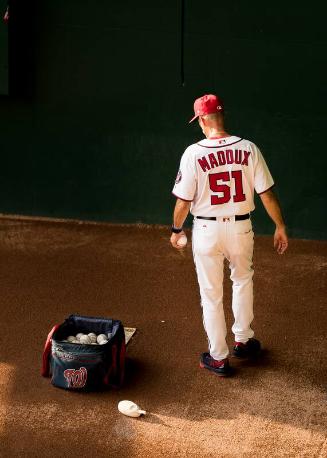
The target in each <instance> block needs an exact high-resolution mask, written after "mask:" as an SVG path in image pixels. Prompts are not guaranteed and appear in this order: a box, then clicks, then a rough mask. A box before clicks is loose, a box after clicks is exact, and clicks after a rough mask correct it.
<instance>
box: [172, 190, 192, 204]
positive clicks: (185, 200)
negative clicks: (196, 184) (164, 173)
mask: <svg viewBox="0 0 327 458" xmlns="http://www.w3.org/2000/svg"><path fill="white" fill-rule="evenodd" d="M172 195H173V196H175V197H177V199H180V200H184V202H193V199H192V200H187V199H183V198H182V197H179V196H177V195H176V194H175V193H173V192H172Z"/></svg>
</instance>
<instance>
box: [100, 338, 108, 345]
mask: <svg viewBox="0 0 327 458" xmlns="http://www.w3.org/2000/svg"><path fill="white" fill-rule="evenodd" d="M106 343H108V340H106V339H102V340H100V342H99V345H104V344H106Z"/></svg>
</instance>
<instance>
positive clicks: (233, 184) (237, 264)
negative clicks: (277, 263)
mask: <svg viewBox="0 0 327 458" xmlns="http://www.w3.org/2000/svg"><path fill="white" fill-rule="evenodd" d="M195 119H198V122H199V125H200V127H201V129H202V132H203V134H204V135H205V137H206V139H204V140H201V141H200V142H198V143H196V144H193V145H191V146H189V147H188V148H187V149H186V150H185V152H184V154H183V156H182V158H181V163H180V169H179V172H178V174H177V178H176V182H175V186H174V189H173V194H174V195H175V196H176V197H177V201H176V206H175V210H174V220H173V226H172V235H171V239H170V241H171V244H172V246H173V247H174V248H176V249H182V248H181V246H180V245H179V244H178V240H179V239H180V238H181V237H185V233H184V231H183V229H182V227H183V224H184V221H185V219H186V217H187V215H188V212H189V211H190V212H191V213H192V215H193V216H194V221H193V231H192V247H193V256H194V262H195V268H196V272H197V277H198V282H199V287H200V295H201V305H202V309H203V323H204V327H205V331H206V333H207V336H208V342H209V352H208V353H203V354H202V355H201V359H200V366H201V367H204V368H206V369H209V370H211V371H213V372H215V373H216V374H217V375H219V376H227V375H230V373H231V370H230V365H229V361H228V354H229V351H228V347H227V344H226V334H227V331H226V323H225V316H224V310H223V263H224V258H227V259H228V261H229V267H230V270H231V280H232V282H233V301H232V309H233V314H234V319H235V321H234V324H233V327H232V331H233V333H234V335H235V345H234V349H233V355H234V356H236V357H238V358H247V357H250V356H254V355H255V354H258V353H259V351H260V347H261V346H260V342H259V341H258V340H257V339H254V338H253V336H254V332H253V330H252V329H251V322H252V320H253V282H252V277H253V269H252V257H253V237H254V236H253V231H252V224H251V219H250V212H252V211H253V210H254V201H253V199H254V190H255V191H256V192H257V193H258V194H259V195H260V198H261V200H262V203H263V205H264V207H265V209H266V211H267V213H268V215H269V216H270V218H271V219H272V220H273V222H274V223H275V225H276V230H275V234H274V246H275V248H276V250H277V252H278V253H279V254H283V253H284V252H285V250H286V249H287V247H288V238H287V234H286V228H285V224H284V221H283V217H282V214H281V209H280V206H279V203H278V201H277V199H276V197H275V195H274V193H273V191H272V187H273V185H274V181H273V179H272V176H271V174H270V172H269V169H268V167H267V165H266V163H265V160H264V158H263V156H262V154H261V152H260V150H259V148H258V147H257V146H256V145H255V144H254V143H252V142H250V141H249V140H244V139H241V138H240V137H236V136H234V135H230V134H228V133H227V132H226V130H225V127H224V116H223V103H222V101H221V100H220V99H219V98H218V97H217V96H216V95H212V94H209V95H204V96H203V97H200V98H199V99H197V100H196V101H195V103H194V117H193V118H192V119H191V121H190V122H192V121H194V120H195Z"/></svg>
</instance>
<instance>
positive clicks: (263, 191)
mask: <svg viewBox="0 0 327 458" xmlns="http://www.w3.org/2000/svg"><path fill="white" fill-rule="evenodd" d="M274 186H275V183H274V184H273V185H272V186H270V188H267V189H266V190H265V191H262V192H258V193H257V194H258V195H259V196H260V194H264V193H265V192H267V191H269V190H270V189H271V188H273V187H274Z"/></svg>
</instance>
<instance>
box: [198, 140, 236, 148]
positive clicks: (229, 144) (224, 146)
mask: <svg viewBox="0 0 327 458" xmlns="http://www.w3.org/2000/svg"><path fill="white" fill-rule="evenodd" d="M221 138H226V137H221ZM242 140H243V138H240V139H239V140H237V141H236V142H233V143H228V144H225V145H216V146H206V145H201V143H200V142H199V143H198V145H199V146H202V147H203V148H216V149H217V148H222V149H224V148H226V146H231V145H235V143H238V142H241V141H242Z"/></svg>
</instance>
